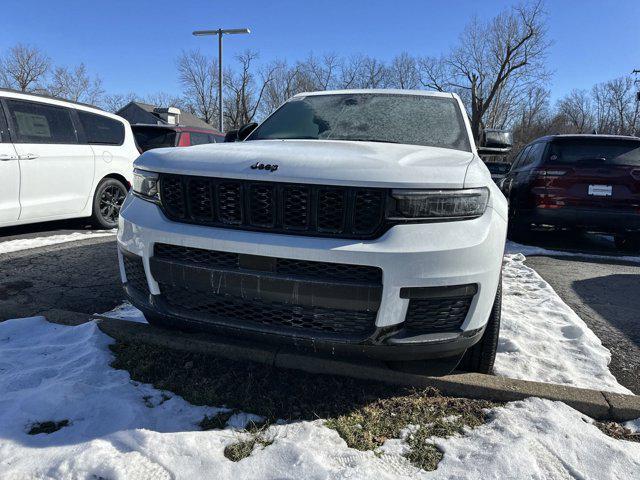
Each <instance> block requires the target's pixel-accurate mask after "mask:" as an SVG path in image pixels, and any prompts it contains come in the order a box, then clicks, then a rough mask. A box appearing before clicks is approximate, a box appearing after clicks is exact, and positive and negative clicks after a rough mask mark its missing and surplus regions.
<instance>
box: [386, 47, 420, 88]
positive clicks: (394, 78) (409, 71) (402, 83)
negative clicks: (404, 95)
mask: <svg viewBox="0 0 640 480" xmlns="http://www.w3.org/2000/svg"><path fill="white" fill-rule="evenodd" d="M387 75H388V83H389V86H390V87H394V88H401V89H403V90H404V89H415V88H418V87H419V86H420V73H419V71H418V64H417V62H416V59H415V58H413V57H412V56H411V55H409V54H408V53H406V52H403V53H401V54H400V55H398V56H396V57H395V58H394V59H393V61H392V62H391V65H389V67H388V69H387Z"/></svg>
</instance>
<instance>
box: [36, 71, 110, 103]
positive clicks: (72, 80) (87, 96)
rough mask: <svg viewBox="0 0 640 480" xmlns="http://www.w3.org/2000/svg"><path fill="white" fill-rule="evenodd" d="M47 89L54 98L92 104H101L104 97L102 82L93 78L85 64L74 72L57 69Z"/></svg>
mask: <svg viewBox="0 0 640 480" xmlns="http://www.w3.org/2000/svg"><path fill="white" fill-rule="evenodd" d="M46 89H47V91H48V92H49V93H50V94H51V95H53V96H54V97H59V98H64V99H66V100H72V101H74V102H84V103H90V104H99V103H100V102H101V100H102V97H103V96H104V90H103V88H102V80H101V79H100V77H98V76H97V75H96V76H95V77H93V78H91V77H90V76H89V74H88V73H87V68H86V67H85V65H84V63H81V64H80V65H78V66H77V67H75V68H74V69H73V70H70V69H69V68H67V67H56V69H55V70H54V71H53V75H52V77H51V80H50V81H49V84H48V85H47V88H46Z"/></svg>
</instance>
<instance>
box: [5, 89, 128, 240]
mask: <svg viewBox="0 0 640 480" xmlns="http://www.w3.org/2000/svg"><path fill="white" fill-rule="evenodd" d="M138 155H139V152H138V149H137V147H136V143H135V140H134V138H133V132H132V131H131V126H130V125H129V122H127V121H126V120H125V119H124V118H121V117H118V116H117V115H113V114H112V113H107V112H105V111H103V110H100V109H99V108H96V107H92V106H90V105H84V104H80V103H75V102H69V101H65V100H60V99H56V98H51V97H46V96H42V95H33V94H25V93H21V92H16V91H13V90H7V89H0V179H1V180H2V188H0V227H6V226H10V225H22V224H26V223H36V222H44V221H49V220H61V219H65V218H77V217H91V220H92V222H93V223H94V224H95V225H96V226H98V227H101V228H115V227H116V226H117V225H118V211H119V210H120V206H121V205H122V202H124V199H125V197H126V195H127V190H128V188H129V185H130V182H131V180H132V177H133V172H132V169H133V168H132V167H133V161H134V160H135V159H136V158H137V157H138Z"/></svg>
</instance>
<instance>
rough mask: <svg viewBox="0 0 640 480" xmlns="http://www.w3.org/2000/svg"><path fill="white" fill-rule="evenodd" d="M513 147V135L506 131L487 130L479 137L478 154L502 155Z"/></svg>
mask: <svg viewBox="0 0 640 480" xmlns="http://www.w3.org/2000/svg"><path fill="white" fill-rule="evenodd" d="M511 147H513V134H512V133H511V132H508V131H506V130H498V129H495V128H487V129H485V130H483V132H482V136H481V137H480V145H479V146H478V153H479V154H484V155H504V154H506V153H509V151H510V150H511Z"/></svg>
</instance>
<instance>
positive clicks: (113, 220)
mask: <svg viewBox="0 0 640 480" xmlns="http://www.w3.org/2000/svg"><path fill="white" fill-rule="evenodd" d="M126 196H127V188H126V187H125V186H124V184H123V183H122V182H121V181H120V180H117V179H115V178H103V179H102V180H101V181H100V183H99V184H98V187H97V188H96V193H95V194H94V195H93V214H92V215H91V223H92V224H93V225H94V226H95V227H97V228H105V229H112V228H116V227H117V226H118V215H119V214H120V207H122V203H123V202H124V199H125V198H126Z"/></svg>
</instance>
